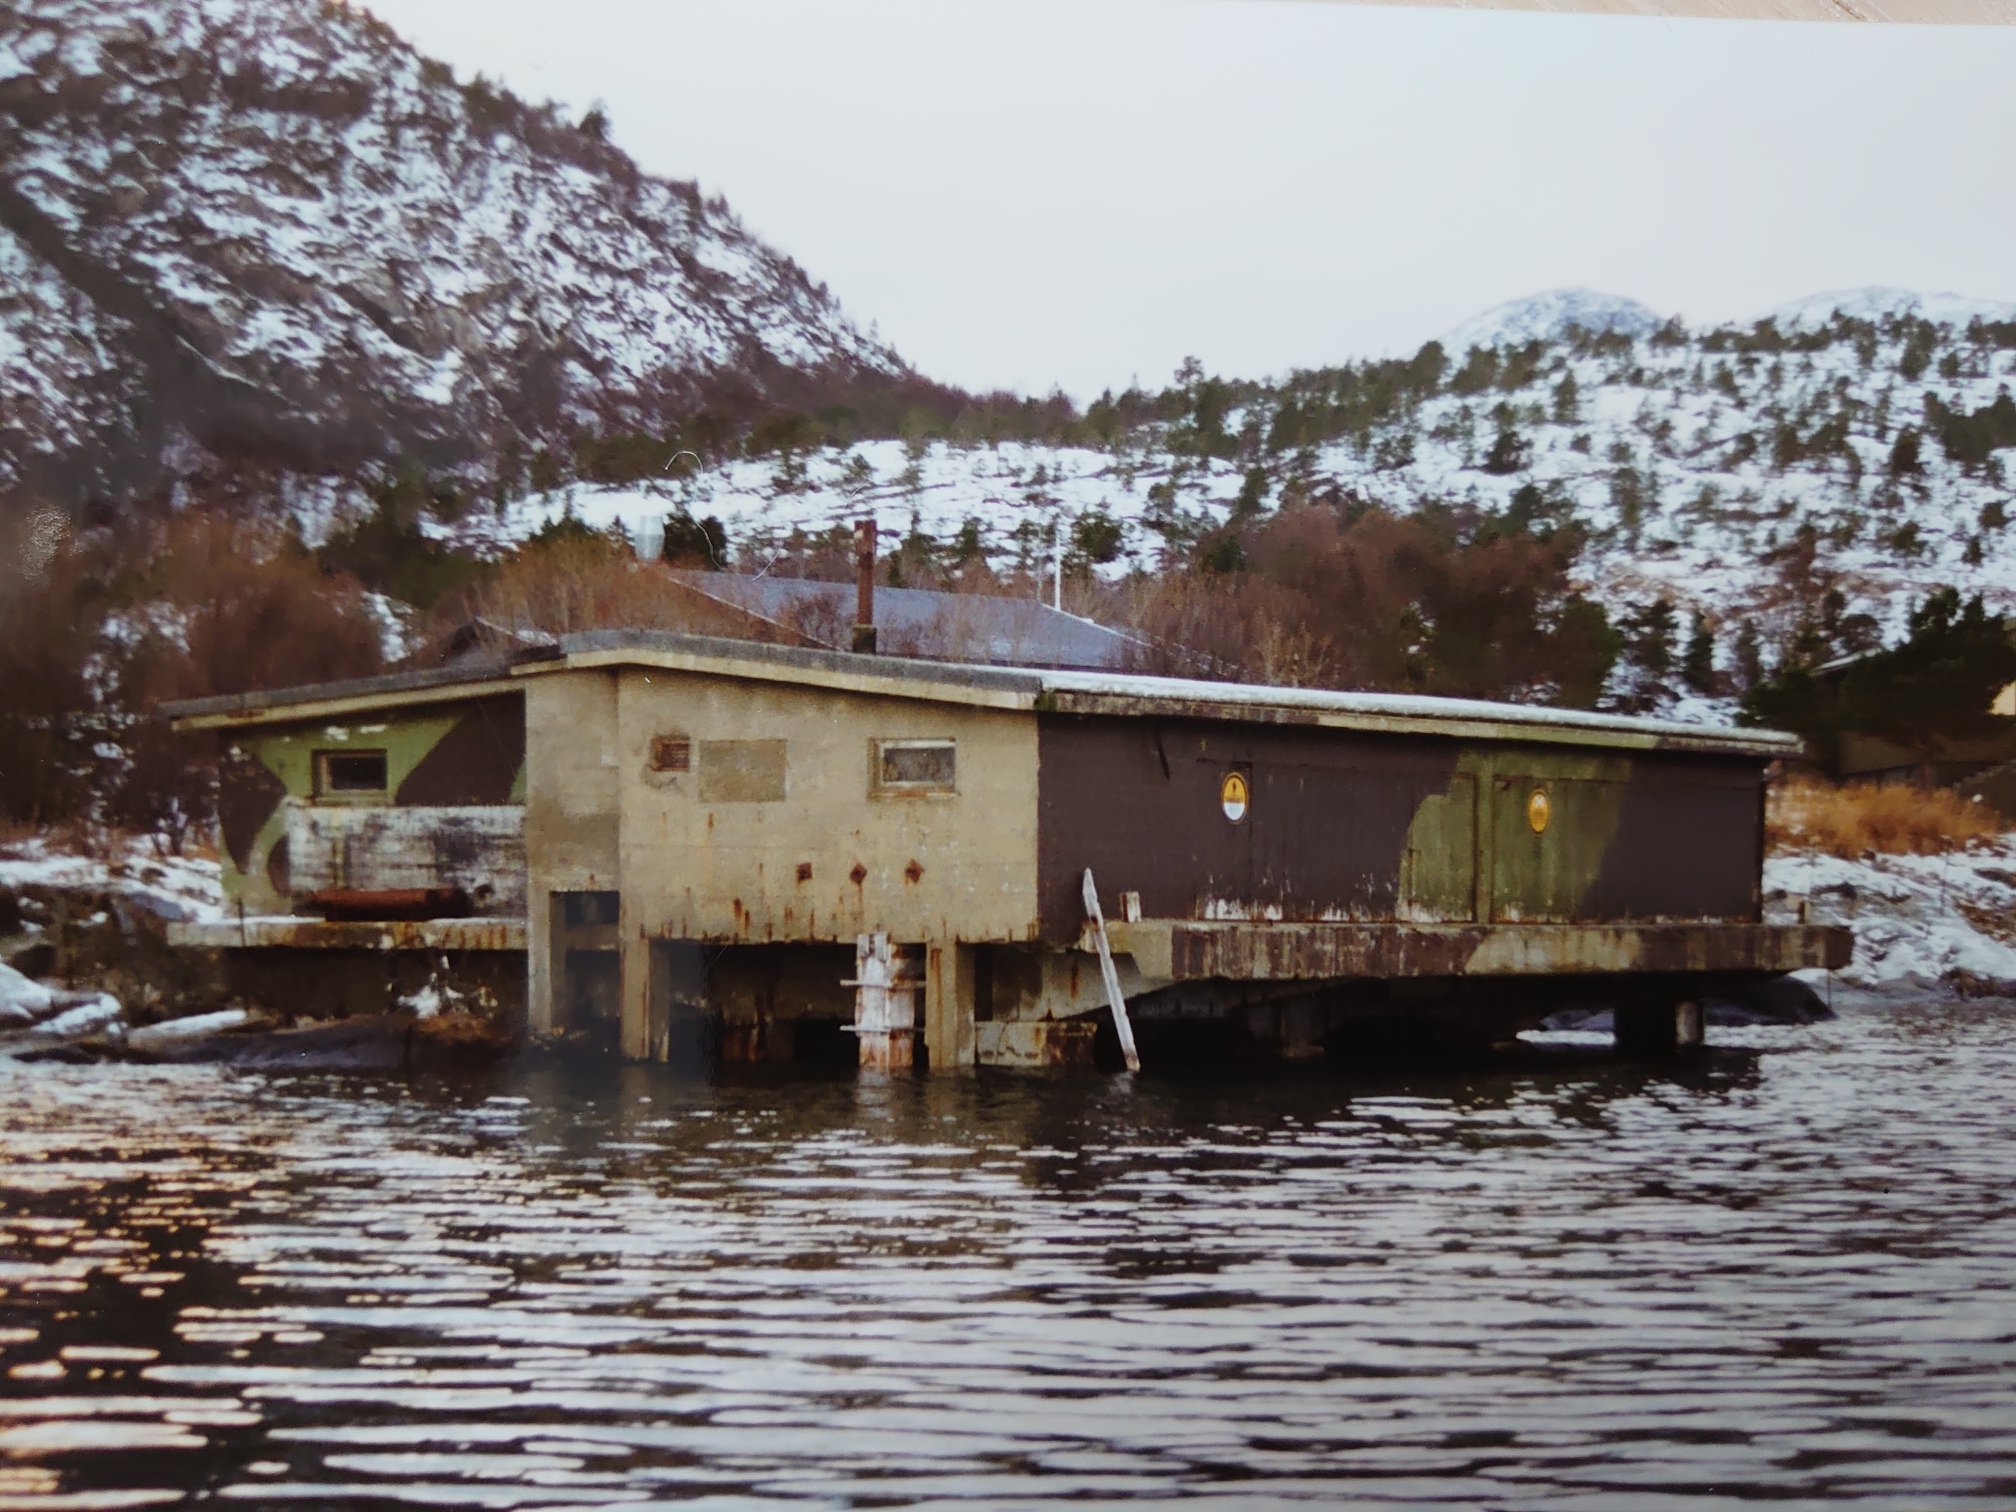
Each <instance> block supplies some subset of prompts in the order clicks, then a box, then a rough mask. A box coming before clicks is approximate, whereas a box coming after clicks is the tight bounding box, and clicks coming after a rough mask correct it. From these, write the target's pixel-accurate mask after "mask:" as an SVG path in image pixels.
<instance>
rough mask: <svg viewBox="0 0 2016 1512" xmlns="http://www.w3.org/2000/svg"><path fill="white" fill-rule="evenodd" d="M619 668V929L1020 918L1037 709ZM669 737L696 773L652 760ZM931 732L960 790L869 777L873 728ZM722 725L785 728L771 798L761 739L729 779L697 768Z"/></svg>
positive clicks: (1026, 927) (848, 926)
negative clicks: (952, 760)
mask: <svg viewBox="0 0 2016 1512" xmlns="http://www.w3.org/2000/svg"><path fill="white" fill-rule="evenodd" d="M620 677H621V684H620V689H621V691H620V696H619V710H618V731H617V741H616V762H617V767H618V773H619V779H618V780H619V783H620V788H621V801H622V840H621V858H620V866H619V872H620V875H621V878H622V890H623V895H624V913H625V934H626V937H629V938H636V937H637V936H638V935H639V934H640V933H641V934H642V935H646V936H650V935H656V936H660V937H665V938H673V939H706V940H717V941H728V940H739V941H748V942H761V941H771V940H775V941H787V940H788V941H814V940H821V941H823V940H832V941H845V942H850V943H851V942H852V941H853V940H854V938H855V937H856V936H857V935H859V934H862V933H864V932H867V931H871V930H885V931H887V932H888V933H889V934H890V935H892V936H893V937H894V938H896V939H897V940H899V941H909V942H923V941H928V940H949V939H958V940H964V941H977V940H1019V939H1025V938H1028V937H1029V936H1030V935H1031V933H1032V932H1033V929H1034V926H1035V921H1036V721H1035V719H1034V717H1033V716H1031V715H1029V714H1026V713H1017V712H1011V711H1003V710H990V709H976V708H970V707H961V706H954V705H947V704H933V703H927V702H923V701H920V700H915V699H903V698H888V697H880V696H873V695H865V694H855V693H841V692H830V691H820V690H812V689H804V688H796V687H791V686H789V685H786V684H781V683H759V682H735V681H728V680H725V679H717V678H709V677H705V676H701V675H696V674H691V673H678V672H666V671H662V670H646V669H641V668H626V669H624V670H623V671H622V672H621V673H620ZM555 680H558V679H555ZM667 735H674V736H683V737H685V738H687V739H688V740H690V741H691V742H692V749H693V756H694V760H693V770H692V771H690V772H687V773H676V774H667V773H661V772H654V771H652V770H651V746H652V741H653V739H654V738H655V737H660V736H667ZM944 737H950V738H951V739H953V740H955V741H956V742H957V745H958V784H957V788H958V790H957V792H956V793H954V794H951V795H905V796H889V795H880V796H878V795H876V794H874V793H872V792H871V758H872V749H873V745H872V743H873V742H874V741H875V740H877V739H884V740H887V739H937V738H944ZM728 741H740V742H774V741H782V742H783V750H782V752H781V756H782V762H783V773H782V779H783V780H782V795H783V796H782V797H781V798H771V799H768V800H764V799H761V798H760V797H754V796H752V795H759V794H761V793H763V792H765V791H766V784H768V783H770V782H771V781H772V780H773V779H774V775H775V773H774V763H775V759H776V757H777V756H778V755H779V754H780V753H779V752H777V750H776V748H775V747H774V746H772V747H757V746H754V745H751V746H745V747H742V748H741V752H742V754H744V755H746V756H748V757H749V758H750V760H749V762H748V771H747V773H746V774H745V777H744V778H742V779H737V778H736V777H735V775H734V774H732V773H728V774H724V773H721V772H713V773H710V771H709V769H708V763H709V760H710V759H712V753H716V752H718V751H719V747H718V746H715V745H711V743H717V742H728ZM533 766H534V770H535V772H536V771H538V770H539V767H538V762H537V758H536V757H535V758H534V762H533ZM536 780H537V779H535V781H536ZM768 790H769V791H775V789H774V787H771V788H768ZM857 868H858V871H859V876H858V879H857V877H856V871H857ZM633 926H634V927H633Z"/></svg>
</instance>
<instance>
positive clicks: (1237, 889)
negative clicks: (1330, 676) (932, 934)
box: [1038, 715, 1763, 941]
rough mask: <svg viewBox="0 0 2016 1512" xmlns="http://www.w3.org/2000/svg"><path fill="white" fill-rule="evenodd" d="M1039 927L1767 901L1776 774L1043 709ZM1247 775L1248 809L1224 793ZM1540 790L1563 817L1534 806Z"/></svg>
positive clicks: (1701, 914) (1430, 916) (1634, 915)
mask: <svg viewBox="0 0 2016 1512" xmlns="http://www.w3.org/2000/svg"><path fill="white" fill-rule="evenodd" d="M1039 759H1040V777H1039V799H1038V810H1039V823H1040V838H1039V844H1038V892H1039V906H1040V908H1041V912H1042V921H1043V933H1044V935H1045V937H1046V938H1049V939H1052V940H1056V941H1065V940H1069V939H1073V938H1075V937H1076V935H1077V933H1078V928H1079V924H1080V922H1081V919H1082V915H1083V906H1082V903H1081V901H1080V886H1081V881H1080V879H1081V877H1082V874H1083V872H1084V869H1085V868H1086V867H1087V866H1090V867H1091V868H1092V869H1093V872H1094V874H1095V876H1096V877H1097V879H1098V882H1099V886H1100V893H1101V897H1102V900H1103V903H1104V906H1105V907H1106V908H1107V909H1108V910H1109V911H1111V910H1113V909H1115V908H1116V907H1117V905H1118V899H1119V895H1120V894H1121V893H1122V892H1129V891H1132V892H1139V893H1140V894H1141V903H1142V912H1143V914H1144V915H1145V916H1147V917H1149V918H1179V919H1210V918H1281V919H1289V920H1323V919H1330V920H1410V921H1416V922H1428V921H1459V922H1469V921H1477V920H1492V921H1508V922H1509V921H1514V920H1525V921H1530V922H1543V921H1554V920H1562V921H1613V920H1622V919H1653V918H1717V919H1721V918H1726V919H1754V918H1755V917H1757V908H1758V899H1757V871H1758V864H1759V854H1760V853H1759V841H1760V824H1761V807H1760V804H1759V793H1760V791H1761V784H1762V775H1763V774H1762V770H1761V767H1760V765H1759V764H1758V763H1756V762H1753V761H1749V760H1741V759H1738V760H1731V759H1728V758H1719V757H1717V758H1709V757H1697V756H1687V755H1680V754H1674V753H1653V752H1648V753H1614V752H1594V751H1582V750H1577V749H1573V748H1567V747H1548V746H1519V745H1511V744H1487V743H1481V742H1480V743H1477V744H1465V743H1463V742H1460V741H1456V740H1450V739H1439V738H1435V737H1427V736H1399V735H1384V734H1377V733H1367V732H1357V731H1342V730H1325V729H1318V728H1315V727H1310V726H1283V725H1238V724H1213V723H1208V722H1203V721H1185V720H1169V721H1152V720H1146V719H1129V720H1121V719H1105V718H1096V717H1080V716H1067V715H1045V716H1042V718H1041V721H1040V736H1039ZM1234 770H1237V771H1240V772H1242V773H1244V774H1245V775H1246V776H1247V779H1248V782H1249V785H1250V790H1251V807H1250V811H1249V812H1248V814H1247V816H1246V818H1245V819H1244V820H1243V821H1242V822H1239V823H1233V822H1230V821H1228V820H1227V818H1226V817H1225V815H1224V813H1223V811H1222V807H1221V799H1220V794H1221V784H1222V782H1223V780H1224V778H1225V776H1226V774H1227V773H1228V772H1231V771H1234ZM1536 789H1545V790H1546V791H1547V793H1548V797H1549V801H1550V804H1551V807H1552V815H1553V817H1552V819H1551V821H1550V823H1549V824H1548V826H1547V828H1546V829H1545V831H1543V832H1541V833H1537V834H1536V833H1535V832H1534V831H1533V830H1532V828H1531V826H1530V825H1529V824H1528V822H1527V819H1526V814H1527V808H1528V803H1529V800H1530V797H1531V795H1532V793H1533V792H1534V791H1535V790H1536Z"/></svg>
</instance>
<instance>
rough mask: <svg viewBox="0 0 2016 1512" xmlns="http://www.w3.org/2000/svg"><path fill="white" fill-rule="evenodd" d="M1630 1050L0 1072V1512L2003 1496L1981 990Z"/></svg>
mask: <svg viewBox="0 0 2016 1512" xmlns="http://www.w3.org/2000/svg"><path fill="white" fill-rule="evenodd" d="M2012 1013H2016V1010H2011V1009H2008V1008H2005V1007H2003V1006H2000V1005H1995V1004H1987V1003H1971V1004H1970V1003H1950V1004H1915V1005H1901V1006H1900V1005H1889V1006H1883V1005H1869V1004H1864V1005H1861V1006H1851V1007H1849V1008H1848V1010H1847V1011H1846V1012H1845V1014H1844V1017H1843V1018H1842V1020H1841V1021H1840V1022H1838V1023H1834V1024H1827V1025H1821V1026H1817V1027H1814V1028H1808V1029H1796V1030H1794V1029H1787V1030H1752V1031H1717V1032H1716V1035H1715V1039H1716V1041H1717V1044H1716V1048H1715V1049H1713V1050H1712V1051H1711V1052H1710V1053H1709V1054H1708V1055H1707V1056H1706V1057H1704V1058H1702V1059H1701V1060H1699V1061H1697V1062H1694V1063H1691V1064H1688V1065H1685V1066H1682V1067H1678V1068H1665V1069H1659V1068H1653V1069H1647V1068H1643V1067H1625V1066H1619V1065H1615V1064H1610V1063H1608V1062H1606V1061H1604V1060H1601V1059H1593V1058H1591V1057H1589V1056H1588V1055H1587V1054H1586V1053H1585V1054H1577V1053H1572V1052H1571V1053H1567V1054H1565V1055H1564V1056H1563V1058H1561V1059H1558V1060H1556V1061H1553V1062H1550V1063H1548V1064H1544V1065H1541V1066H1537V1067H1535V1066H1521V1067H1505V1068H1498V1069H1491V1070H1483V1071H1477V1070H1466V1071H1463V1072H1454V1073H1448V1074H1441V1075H1435V1074H1418V1073H1417V1074H1411V1075H1400V1074H1393V1075H1388V1076H1385V1077H1381V1078H1373V1079H1368V1078H1366V1077H1362V1076H1361V1077H1342V1076H1337V1075H1329V1076H1307V1075H1297V1076H1285V1075H1266V1074H1259V1075H1250V1076H1248V1075H1241V1076H1238V1077H1236V1078H1230V1079H1227V1078H1222V1077H1221V1078H1201V1077H1197V1076H1190V1077H1185V1078H1182V1079H1158V1078H1155V1077H1152V1076H1151V1077H1147V1078H1144V1079H1143V1080H1141V1081H1140V1082H1139V1083H1138V1084H1130V1083H1128V1082H1127V1081H1125V1080H1122V1079H1109V1078H1101V1077H1091V1076H1086V1077H1073V1076H1062V1077H1060V1076H1014V1075H992V1076H986V1075H983V1076H981V1077H979V1078H976V1079H972V1080H966V1081H945V1080H938V1081H929V1082H923V1083H898V1084H890V1083H873V1082H856V1081H854V1080H849V1079H827V1080H809V1079H801V1080H787V1081H765V1082H757V1083H743V1084H737V1085H715V1086H707V1085H701V1084H695V1083H693V1082H690V1081H681V1080H679V1079H677V1078H675V1077H673V1076H670V1075H668V1074H663V1073H659V1072H656V1071H654V1070H650V1069H641V1068H623V1069H616V1068H607V1067H605V1068H600V1069H595V1070H580V1069H570V1070H564V1071H563V1070H559V1069H554V1068H544V1069H542V1068H538V1067H521V1068H517V1069H514V1070H509V1071H498V1072H494V1073H487V1074H484V1075H481V1076H473V1077H465V1078H455V1079H443V1078H418V1079H405V1078H393V1077H358V1076H341V1075H333V1074H331V1075H320V1076H308V1075H296V1076H287V1075H275V1074H271V1073H264V1072H261V1073H252V1072H246V1071H234V1070H224V1069H216V1068H198V1067H175V1068H141V1067H97V1068H93V1067H61V1066H17V1065H0V1110H4V1111H0V1120H4V1124H0V1508H36V1509H56V1508H75V1507H129V1506H148V1505H167V1504H171V1503H180V1502H183V1501H185V1500H187V1501H194V1502H202V1501H212V1502H216V1503H221V1504H233V1505H255V1506H256V1505H270V1506H281V1507H286V1506H299V1507H311V1506H312V1507H317V1508H323V1507H333V1508H348V1507H357V1508H365V1507H370V1508H380V1507H387V1508H389V1507H415V1506H425V1507H437V1508H440V1507H446V1508H455V1507H471V1508H512V1509H519V1508H523V1509H533V1508H561V1507H604V1506H610V1507H645V1506H666V1507H670V1506H673V1505H675V1504H676V1505H678V1506H680V1507H682V1508H695V1507H698V1508H706V1507H710V1506H720V1507H731V1506H732V1507H751V1506H754V1507H763V1506H777V1507H787V1506H788V1507H794V1508H797V1507H894V1506H906V1507H907V1506H920V1505H923V1506H951V1505H963V1506H968V1507H974V1506H987V1507H1022V1506H1033V1505H1035V1504H1038V1503H1050V1502H1060V1501H1076V1502H1079V1503H1081V1504H1085V1503H1089V1504H1094V1505H1098V1504H1110V1503H1116V1502H1122V1501H1138V1502H1153V1503H1160V1502H1172V1501H1182V1502H1185V1503H1186V1504H1190V1505H1203V1506H1211V1505H1215V1506H1220V1507H1226V1508H1233V1507H1238V1508H1246V1507H1265V1506H1276V1505H1290V1504H1313V1505H1333V1506H1334V1505H1363V1506H1398V1505H1423V1506H1426V1505H1440V1506H1448V1507H1490V1508H1506V1509H1523V1508H1543V1507H1544V1508H1549V1509H1555V1508H1571V1509H1579V1508H1588V1509H1615V1508H1654V1509H1664V1508H1689V1509H1694V1508H1708V1507H1735V1506H1747V1505H1751V1504H1754V1503H1758V1502H1768V1503H1771V1504H1772V1505H1774V1506H1777V1507H1785V1506H1794V1507H1796V1506H1812V1507H1822V1506H1825V1507H1830V1508H1832V1507H1840V1506H1852V1507H1856V1508H1863V1509H1867V1508H1926V1507H1937V1508H1961V1507H1979V1508H1997V1509H2007V1508H2010V1507H2016V1299H2012V1292H2016V1017H2012Z"/></svg>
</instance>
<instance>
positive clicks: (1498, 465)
mask: <svg viewBox="0 0 2016 1512" xmlns="http://www.w3.org/2000/svg"><path fill="white" fill-rule="evenodd" d="M1526 451H1527V448H1526V442H1525V439H1524V438H1523V437H1522V436H1521V435H1520V434H1519V432H1517V431H1515V430H1513V429H1512V428H1511V427H1509V426H1506V427H1503V428H1501V429H1500V430H1499V432H1498V434H1497V436H1496V437H1495V438H1494V439H1493V440H1492V442H1491V450H1490V451H1488V452H1486V453H1485V454H1484V471H1486V472H1488V473H1492V474H1495V475H1496V476H1498V477H1504V476H1505V475H1506V474H1508V473H1516V472H1519V471H1521V470H1522V469H1523V468H1524V467H1525V466H1526Z"/></svg>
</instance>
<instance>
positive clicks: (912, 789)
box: [875, 740, 959, 793]
mask: <svg viewBox="0 0 2016 1512" xmlns="http://www.w3.org/2000/svg"><path fill="white" fill-rule="evenodd" d="M958 787H959V760H958V747H957V746H956V745H954V743H953V742H952V741H949V740H878V741H876V742H875V789H876V791H877V792H882V793H953V792H957V791H958Z"/></svg>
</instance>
